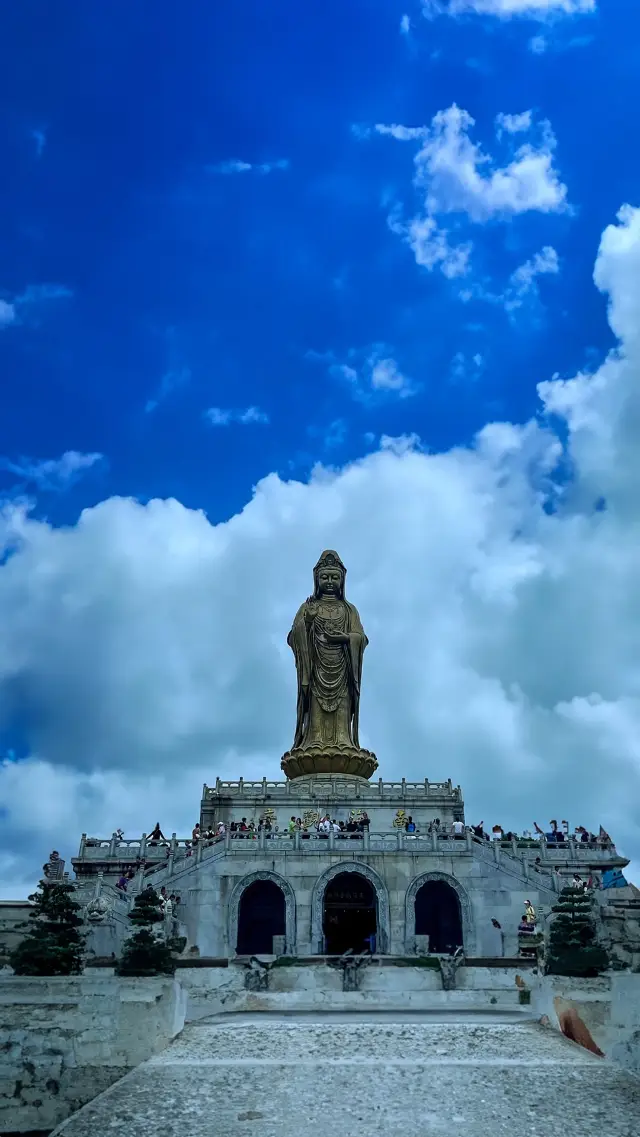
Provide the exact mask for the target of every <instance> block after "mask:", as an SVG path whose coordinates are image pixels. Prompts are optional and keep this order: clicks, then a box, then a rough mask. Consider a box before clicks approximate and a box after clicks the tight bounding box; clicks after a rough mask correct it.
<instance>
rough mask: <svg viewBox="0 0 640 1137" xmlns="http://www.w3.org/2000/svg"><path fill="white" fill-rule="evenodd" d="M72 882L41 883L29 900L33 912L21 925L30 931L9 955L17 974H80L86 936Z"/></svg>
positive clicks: (44, 881)
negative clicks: (82, 928)
mask: <svg viewBox="0 0 640 1137" xmlns="http://www.w3.org/2000/svg"><path fill="white" fill-rule="evenodd" d="M74 892H75V885H73V884H70V883H69V881H66V880H61V881H49V880H41V881H40V883H39V885H38V891H37V892H33V893H32V894H31V895H30V897H29V900H31V901H32V902H33V910H32V911H31V912H30V913H29V919H28V920H26V921H25V922H24V923H23V924H20V925H19V926H20V927H21V928H27V929H28V931H27V934H26V936H25V938H24V939H23V940H21V942H20V943H19V944H18V945H17V946H16V947H15V948H14V949H13V951H11V952H9V963H10V965H11V967H12V968H13V970H14V971H15V973H16V975H79V974H80V972H81V971H82V968H83V965H84V951H85V940H86V935H85V934H84V933H82V932H81V931H80V928H81V927H82V924H83V919H82V916H80V915H79V913H80V911H81V905H80V904H78V902H77V901H76V900H74V899H73V894H74Z"/></svg>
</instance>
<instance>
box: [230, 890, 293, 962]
mask: <svg viewBox="0 0 640 1137" xmlns="http://www.w3.org/2000/svg"><path fill="white" fill-rule="evenodd" d="M258 881H271V883H272V884H275V885H277V886H278V888H279V889H280V891H281V892H282V893H283V895H284V901H285V949H284V950H285V955H293V954H294V952H295V942H296V897H295V893H294V891H293V889H292V887H291V885H290V884H289V881H288V880H286V879H285V877H283V876H280V875H279V873H277V872H269V871H268V870H265V871H263V872H252V873H248V874H247V876H243V877H242V880H239V881H238V883H237V884H236V885H235V886H234V889H233V892H232V893H231V896H230V898H229V910H228V921H227V926H228V936H229V940H228V943H229V955H235V953H236V949H237V944H238V920H239V913H240V901H241V900H242V896H243V893H245V892H246V890H247V889H248V888H249V887H250V886H251V885H252V884H255V883H256V882H258Z"/></svg>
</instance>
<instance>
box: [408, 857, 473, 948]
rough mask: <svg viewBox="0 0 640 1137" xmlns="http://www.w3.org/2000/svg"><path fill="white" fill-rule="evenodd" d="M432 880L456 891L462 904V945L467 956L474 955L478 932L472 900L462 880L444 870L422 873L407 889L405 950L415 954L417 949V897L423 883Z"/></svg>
mask: <svg viewBox="0 0 640 1137" xmlns="http://www.w3.org/2000/svg"><path fill="white" fill-rule="evenodd" d="M430 882H441V883H442V884H446V885H448V886H449V888H450V889H452V891H453V892H454V893H455V896H456V897H457V901H458V904H459V905H460V922H461V925H462V946H463V948H464V953H465V955H467V956H474V955H476V954H477V952H476V934H475V925H474V920H473V912H472V908H471V901H470V900H469V896H468V893H467V891H466V889H465V888H463V887H462V885H461V884H460V881H459V880H457V879H456V878H455V877H454V876H449V874H448V873H444V872H425V873H421V875H420V876H417V877H416V878H415V879H414V880H412V881H411V884H410V885H409V887H408V889H407V895H406V900H405V936H404V944H405V947H404V950H405V952H406V953H407V955H415V951H416V897H417V895H418V892H419V891H420V889H421V888H422V886H423V885H425V884H429V883H430Z"/></svg>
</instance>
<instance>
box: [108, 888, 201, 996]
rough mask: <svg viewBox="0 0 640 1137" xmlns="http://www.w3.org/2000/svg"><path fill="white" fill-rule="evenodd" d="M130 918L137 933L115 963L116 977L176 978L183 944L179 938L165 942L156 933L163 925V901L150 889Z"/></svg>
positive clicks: (137, 904)
mask: <svg viewBox="0 0 640 1137" xmlns="http://www.w3.org/2000/svg"><path fill="white" fill-rule="evenodd" d="M129 919H130V920H131V923H132V924H133V925H134V927H137V928H138V931H137V932H134V934H133V935H132V936H130V937H129V939H128V940H127V941H126V943H125V945H124V947H123V949H122V955H121V957H120V959H119V960H118V963H117V964H116V969H115V970H116V975H123V976H125V975H126V976H152V975H173V974H174V972H175V970H176V960H175V953H176V952H178V951H179V950H180V944H181V943H182V946H184V942H183V941H180V940H179V939H178V938H177V937H173V938H171V939H169V940H165V939H164V937H162V936H159V935H158V934H157V932H156V931H154V927H156V926H157V925H158V924H161V923H163V922H164V912H163V911H162V901H161V899H160V897H159V896H158V893H157V892H156V891H155V890H154V889H153V888H152V887H151V886H149V887H148V888H145V890H144V892H141V893H139V895H138V896H136V898H135V901H134V905H133V908H132V910H131V912H130V913H129Z"/></svg>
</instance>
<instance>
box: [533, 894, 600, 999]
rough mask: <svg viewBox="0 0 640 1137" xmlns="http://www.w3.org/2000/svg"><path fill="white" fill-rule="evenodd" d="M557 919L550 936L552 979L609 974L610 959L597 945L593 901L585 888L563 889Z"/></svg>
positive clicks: (549, 972) (549, 965)
mask: <svg viewBox="0 0 640 1137" xmlns="http://www.w3.org/2000/svg"><path fill="white" fill-rule="evenodd" d="M552 912H553V913H555V919H554V920H553V922H552V924H551V930H550V932H549V950H548V953H547V972H548V974H550V975H582V976H585V977H594V976H596V975H599V974H600V972H602V971H606V969H607V967H608V966H609V959H608V956H607V953H606V951H605V950H604V948H603V947H601V946H600V945H599V944H597V943H596V942H595V940H596V926H595V920H594V915H593V901H592V899H591V897H590V896H589V895H588V893H586V892H585V891H584V890H583V889H582V888H576V887H574V886H572V885H569V886H568V887H567V888H563V889H562V892H561V893H560V896H559V898H558V903H557V904H554V906H553V908H552Z"/></svg>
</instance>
